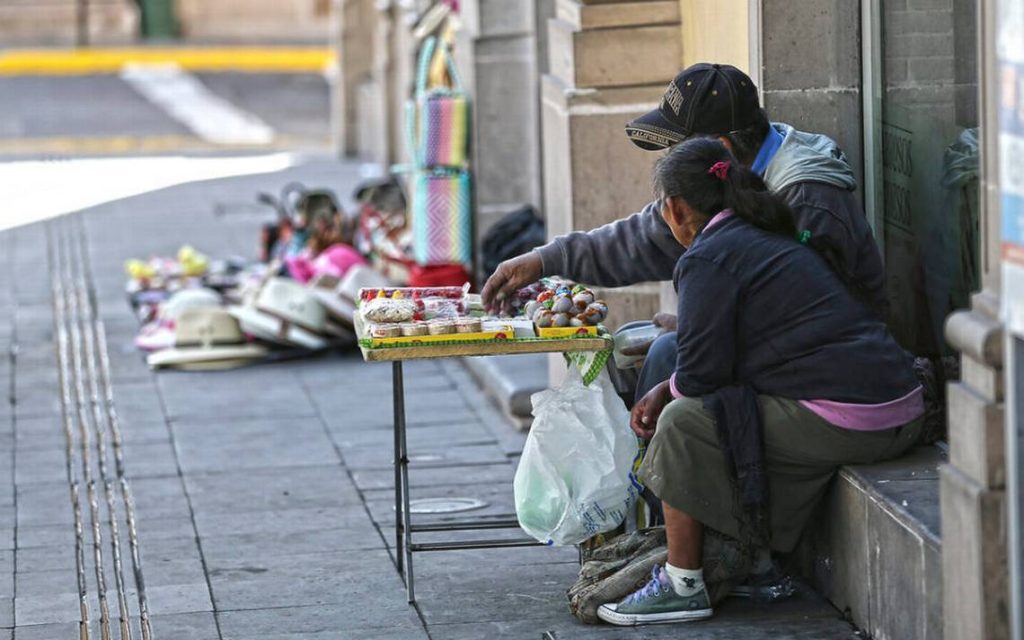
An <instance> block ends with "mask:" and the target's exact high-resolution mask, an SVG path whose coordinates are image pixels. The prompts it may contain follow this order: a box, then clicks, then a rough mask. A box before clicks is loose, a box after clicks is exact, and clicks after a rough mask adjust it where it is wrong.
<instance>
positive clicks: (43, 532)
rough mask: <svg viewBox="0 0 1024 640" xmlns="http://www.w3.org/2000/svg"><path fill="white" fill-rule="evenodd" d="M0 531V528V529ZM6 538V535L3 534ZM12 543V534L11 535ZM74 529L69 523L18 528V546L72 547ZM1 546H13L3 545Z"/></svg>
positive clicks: (20, 547)
mask: <svg viewBox="0 0 1024 640" xmlns="http://www.w3.org/2000/svg"><path fill="white" fill-rule="evenodd" d="M0 531H2V530H0ZM4 539H6V535H5V536H4ZM12 543H13V535H12ZM74 544H75V531H74V528H73V527H71V526H69V525H63V524H60V525H57V524H45V525H32V526H25V527H19V528H18V548H19V549H22V548H31V547H54V546H64V547H65V548H74ZM3 548H13V546H12V547H3Z"/></svg>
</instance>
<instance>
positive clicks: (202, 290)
mask: <svg viewBox="0 0 1024 640" xmlns="http://www.w3.org/2000/svg"><path fill="white" fill-rule="evenodd" d="M220 305H221V297H220V294H219V293H217V292H216V291H214V290H213V289H208V288H206V287H192V288H189V289H182V290H180V291H176V292H174V293H173V294H171V297H170V298H168V299H167V300H165V301H164V302H162V303H160V311H159V315H160V319H161V320H168V321H171V322H175V321H176V320H177V319H178V318H179V317H181V314H183V313H184V312H185V311H188V310H189V309H199V308H204V307H205V308H209V307H219V306H220Z"/></svg>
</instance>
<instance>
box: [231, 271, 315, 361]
mask: <svg viewBox="0 0 1024 640" xmlns="http://www.w3.org/2000/svg"><path fill="white" fill-rule="evenodd" d="M228 311H229V312H230V313H231V315H233V316H234V317H235V318H237V319H238V322H239V324H240V325H241V327H242V331H244V332H245V333H247V334H249V335H251V336H254V337H256V338H259V339H260V340H266V341H268V342H276V343H278V344H283V345H288V346H297V347H304V348H306V349H323V348H324V347H326V346H327V344H328V343H327V339H326V338H325V337H324V336H325V334H326V330H327V310H326V309H325V308H324V306H323V305H322V304H321V303H320V301H319V300H317V299H316V297H315V296H314V295H313V293H312V292H311V291H310V290H309V289H307V288H306V287H304V286H302V285H301V284H299V283H297V282H295V281H294V280H288V279H286V278H271V279H269V280H267V282H266V283H265V284H264V285H263V287H262V288H261V289H260V292H259V294H258V295H257V296H256V300H255V301H254V302H253V303H252V304H251V305H246V306H235V307H228Z"/></svg>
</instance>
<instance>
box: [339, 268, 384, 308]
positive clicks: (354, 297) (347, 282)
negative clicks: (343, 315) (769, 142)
mask: <svg viewBox="0 0 1024 640" xmlns="http://www.w3.org/2000/svg"><path fill="white" fill-rule="evenodd" d="M390 286H391V280H389V279H388V278H387V276H385V275H384V274H382V273H381V272H380V271H377V270H375V269H372V268H370V267H367V266H364V265H356V266H354V267H352V268H351V269H349V270H348V272H346V273H345V277H344V278H342V279H341V282H340V283H338V289H337V291H338V295H339V296H341V297H342V298H343V299H345V300H348V301H349V302H351V303H352V304H353V305H355V304H356V303H357V302H358V301H359V290H360V289H383V288H386V287H390Z"/></svg>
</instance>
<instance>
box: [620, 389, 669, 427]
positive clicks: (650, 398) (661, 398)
mask: <svg viewBox="0 0 1024 640" xmlns="http://www.w3.org/2000/svg"><path fill="white" fill-rule="evenodd" d="M671 401H672V392H671V391H669V388H668V380H666V381H665V382H662V383H661V384H659V385H657V386H656V387H654V388H653V389H651V390H650V391H648V392H647V395H645V396H644V397H643V398H640V401H639V402H637V403H636V404H635V405H633V410H632V411H631V412H630V414H629V428H630V429H632V430H633V433H635V434H636V435H638V436H640V437H641V438H643V439H644V440H650V439H651V438H653V437H654V430H655V429H657V428H658V417H659V416H660V415H661V412H662V411H663V410H664V409H665V405H667V404H668V403H669V402H671Z"/></svg>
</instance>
